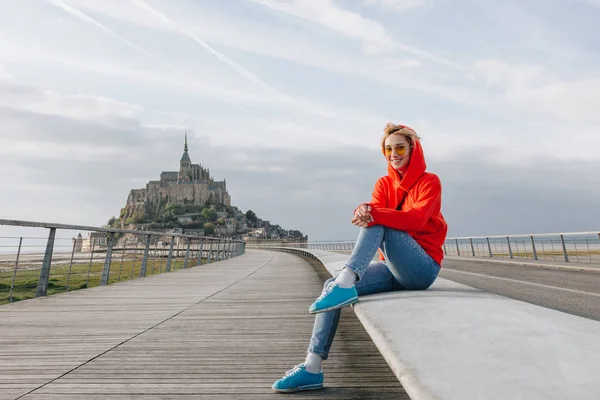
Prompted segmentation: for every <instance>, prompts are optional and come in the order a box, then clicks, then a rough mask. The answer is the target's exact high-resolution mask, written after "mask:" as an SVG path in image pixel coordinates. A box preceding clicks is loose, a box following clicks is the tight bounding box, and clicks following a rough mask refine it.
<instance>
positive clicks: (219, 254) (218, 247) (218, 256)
mask: <svg viewBox="0 0 600 400" xmlns="http://www.w3.org/2000/svg"><path fill="white" fill-rule="evenodd" d="M216 259H217V261H221V239H219V240H217V257H216Z"/></svg>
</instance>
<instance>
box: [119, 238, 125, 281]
mask: <svg viewBox="0 0 600 400" xmlns="http://www.w3.org/2000/svg"><path fill="white" fill-rule="evenodd" d="M126 250H127V238H125V241H124V242H123V252H122V253H121V264H120V265H119V278H118V279H117V280H118V281H119V282H121V273H123V263H124V262H125V251H126Z"/></svg>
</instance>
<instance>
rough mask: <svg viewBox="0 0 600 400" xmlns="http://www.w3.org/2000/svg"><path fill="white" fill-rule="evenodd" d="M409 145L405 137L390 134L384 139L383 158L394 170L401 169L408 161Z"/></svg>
mask: <svg viewBox="0 0 600 400" xmlns="http://www.w3.org/2000/svg"><path fill="white" fill-rule="evenodd" d="M410 150H411V149H410V144H409V142H408V139H407V138H406V136H404V135H401V134H391V135H390V136H388V137H387V139H385V147H384V151H385V157H386V158H387V160H388V162H389V163H390V164H391V166H392V167H393V168H394V169H402V168H404V167H405V166H407V165H408V162H409V161H410Z"/></svg>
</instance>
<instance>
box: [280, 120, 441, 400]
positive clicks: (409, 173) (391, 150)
mask: <svg viewBox="0 0 600 400" xmlns="http://www.w3.org/2000/svg"><path fill="white" fill-rule="evenodd" d="M381 151H382V152H383V154H384V156H385V158H386V160H387V163H388V175H387V176H384V177H381V178H380V179H379V180H378V181H377V183H376V184H375V189H374V191H373V195H372V199H371V202H370V203H365V204H361V205H360V206H358V207H357V208H356V210H355V211H354V217H353V218H352V223H353V224H354V225H356V226H359V227H361V230H360V233H359V235H358V239H357V241H356V245H355V247H354V250H353V252H352V254H351V255H350V258H349V259H348V261H347V262H346V264H345V268H344V269H343V270H342V271H341V272H340V274H339V275H338V276H337V277H336V278H331V279H329V280H328V281H327V282H325V286H324V289H323V292H322V294H321V296H319V297H318V298H317V300H316V301H315V302H314V303H313V304H312V305H311V306H310V309H309V311H310V312H311V313H313V314H316V318H315V324H314V328H313V332H312V337H311V340H310V345H309V347H308V355H307V357H306V361H305V362H304V363H302V364H299V365H297V366H296V367H294V368H293V369H291V370H290V371H288V372H287V373H286V374H285V376H284V377H283V378H282V379H279V380H278V381H276V382H275V383H274V384H273V389H274V390H275V391H277V392H284V393H286V392H295V391H298V390H310V389H320V388H322V387H323V371H322V369H321V361H322V360H326V359H327V357H328V354H329V349H330V348H331V344H332V341H333V337H334V335H335V331H336V329H337V325H338V321H339V318H340V308H342V307H344V306H347V305H350V304H353V303H355V302H357V301H358V296H363V295H368V294H373V293H381V292H389V291H394V290H425V289H427V288H428V287H429V286H431V284H432V283H433V282H434V281H435V279H436V278H437V275H438V272H439V271H440V268H441V263H442V259H443V256H444V252H443V244H444V240H445V239H446V233H447V230H448V227H447V225H446V221H445V220H444V217H443V216H442V213H441V203H442V186H441V183H440V179H439V178H438V177H437V175H435V174H432V173H429V172H425V169H426V164H425V158H424V157H423V149H422V147H421V143H420V138H419V136H417V133H416V132H415V131H414V130H413V129H411V128H409V127H407V126H404V125H395V124H392V123H391V122H390V123H388V124H387V125H386V126H385V128H384V135H383V137H382V139H381ZM377 251H379V259H380V261H373V258H374V256H375V254H376V253H377Z"/></svg>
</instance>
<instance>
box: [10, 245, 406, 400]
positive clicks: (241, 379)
mask: <svg viewBox="0 0 600 400" xmlns="http://www.w3.org/2000/svg"><path fill="white" fill-rule="evenodd" d="M326 276H327V275H326V272H325V271H324V270H323V269H321V268H316V269H315V268H313V266H311V265H310V264H309V263H308V262H306V261H304V260H303V259H301V258H298V257H295V256H292V255H289V254H284V253H275V252H262V251H249V252H248V253H247V254H246V255H244V256H241V257H237V258H234V259H230V260H226V261H222V262H219V263H214V264H210V265H205V266H202V267H196V268H191V269H188V270H183V271H177V272H172V273H168V274H161V275H154V276H150V277H147V278H144V279H138V280H133V281H127V282H122V283H119V284H114V285H110V286H106V287H98V288H93V289H87V290H80V291H75V292H70V293H65V294H60V295H55V296H49V297H46V298H40V299H35V300H29V301H23V302H19V303H15V304H9V305H5V306H2V307H0V360H2V362H1V363H0V399H17V398H22V399H42V398H43V399H53V398H55V399H65V400H69V399H82V398H86V399H120V398H128V399H158V398H161V399H164V398H169V399H191V398H194V399H242V398H243V399H249V400H252V399H265V398H270V397H274V396H279V398H281V397H280V396H281V395H278V394H275V393H273V392H272V391H271V389H270V386H271V384H272V383H273V381H274V380H275V379H277V378H279V377H280V376H281V375H282V373H283V372H285V370H287V369H289V368H291V367H292V366H293V365H294V364H296V363H298V362H300V361H301V360H302V359H303V357H304V354H305V349H306V346H307V344H308V339H309V337H310V332H311V329H312V322H313V317H312V316H311V315H310V314H308V312H307V310H308V306H309V304H310V303H311V302H312V301H313V300H314V298H315V297H316V296H318V294H319V292H320V290H321V286H322V282H323V280H324V278H325V277H326ZM324 370H325V374H326V375H325V386H326V388H325V389H324V390H322V391H316V392H312V393H305V394H304V395H303V396H302V397H303V398H328V399H359V398H360V399H369V398H377V399H388V398H389V399H392V398H394V399H408V396H407V395H406V393H405V392H404V390H403V389H402V387H401V386H400V384H399V383H398V380H397V379H396V378H395V376H394V375H393V374H392V372H391V371H390V369H389V367H388V366H387V364H386V363H385V361H384V360H383V358H382V357H381V355H380V354H379V352H378V350H377V348H376V347H375V345H374V344H373V343H372V342H371V340H370V338H369V336H368V335H367V334H366V332H365V331H364V329H363V327H362V325H361V324H360V322H358V320H357V319H356V317H355V316H354V314H353V312H352V311H351V310H348V309H346V310H344V315H343V317H342V321H341V324H340V329H339V331H338V336H337V338H336V341H335V343H334V348H333V349H332V354H331V356H330V359H329V360H328V361H326V362H325V364H324Z"/></svg>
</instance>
